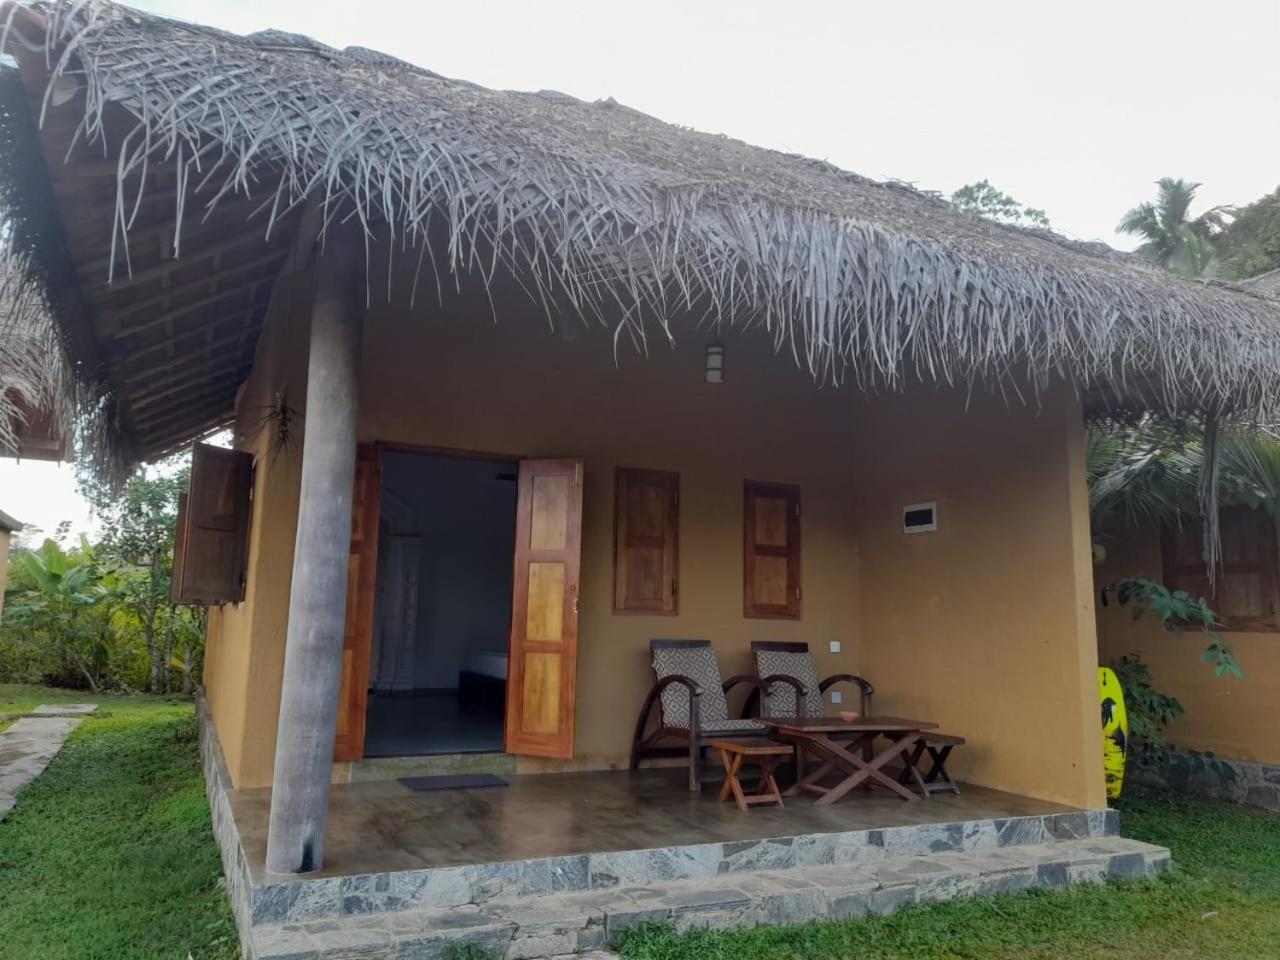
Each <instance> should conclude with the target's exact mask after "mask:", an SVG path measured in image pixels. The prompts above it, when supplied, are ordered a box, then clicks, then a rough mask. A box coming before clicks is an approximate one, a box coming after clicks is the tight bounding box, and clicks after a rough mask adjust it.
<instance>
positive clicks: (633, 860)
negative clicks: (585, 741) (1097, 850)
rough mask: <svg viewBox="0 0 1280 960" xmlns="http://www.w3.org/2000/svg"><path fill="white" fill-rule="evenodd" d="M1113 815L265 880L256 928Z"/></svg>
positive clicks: (958, 840) (850, 854) (1063, 834)
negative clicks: (268, 924)
mask: <svg viewBox="0 0 1280 960" xmlns="http://www.w3.org/2000/svg"><path fill="white" fill-rule="evenodd" d="M1118 833H1119V818H1118V816H1117V814H1116V812H1115V811H1114V810H1087V811H1086V810H1080V811H1075V812H1070V813H1055V814H1044V815H1039V816H1023V817H1006V818H1001V819H988V820H963V821H953V822H942V823H927V824H914V825H910V826H896V827H881V828H877V829H871V830H852V831H849V832H846V833H820V834H803V835H799V836H790V837H774V838H772V839H760V840H742V841H734V842H725V843H702V844H691V845H686V846H676V847H657V848H654V849H650V850H619V851H612V852H602V853H591V854H580V855H570V856H558V857H547V858H540V859H531V860H512V861H505V862H501V863H480V864H472V865H465V866H456V867H436V868H433V869H429V870H400V871H389V872H387V873H376V874H354V875H349V876H342V877H328V878H315V879H305V878H303V879H292V878H291V879H288V880H268V881H267V882H265V883H262V884H255V885H254V886H253V888H252V891H251V892H250V905H249V919H250V923H251V924H252V925H254V926H257V925H259V924H263V923H283V922H285V921H289V920H299V921H302V920H316V919H320V918H322V917H324V918H335V919H336V918H339V917H346V916H350V915H353V914H370V913H383V912H391V911H399V910H429V909H446V908H449V909H452V908H454V907H460V906H466V905H474V906H478V907H480V908H481V909H484V908H485V906H486V905H487V904H488V903H489V902H490V901H493V900H503V899H510V898H511V897H514V896H545V895H549V894H562V893H586V892H588V891H599V890H605V891H607V890H610V889H612V888H615V887H648V886H653V885H655V884H667V883H672V882H676V881H681V880H707V879H714V878H716V877H719V876H721V875H724V874H733V875H736V874H741V873H744V872H754V871H759V870H787V869H802V868H807V867H817V866H830V865H836V866H841V865H854V864H862V863H871V862H878V861H880V860H883V859H884V858H885V857H910V856H929V855H932V854H935V853H944V852H969V853H972V852H975V851H980V850H994V849H1002V848H1005V847H1013V846H1025V845H1028V844H1040V843H1046V842H1050V841H1054V840H1082V839H1088V838H1094V837H1111V836H1115V835H1117V834H1118Z"/></svg>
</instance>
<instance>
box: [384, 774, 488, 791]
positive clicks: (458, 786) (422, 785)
mask: <svg viewBox="0 0 1280 960" xmlns="http://www.w3.org/2000/svg"><path fill="white" fill-rule="evenodd" d="M399 782H400V783H402V784H403V785H404V786H406V787H408V788H409V789H410V790H471V789H474V788H476V787H509V786H510V784H509V783H507V781H505V780H503V779H502V778H501V777H495V776H494V775H493V774H492V773H452V774H446V775H443V776H438V777H401V778H400V780H399Z"/></svg>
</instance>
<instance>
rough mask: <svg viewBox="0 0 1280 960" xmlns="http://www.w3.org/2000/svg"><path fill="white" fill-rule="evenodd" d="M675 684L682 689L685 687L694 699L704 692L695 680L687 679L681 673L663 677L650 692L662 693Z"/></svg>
mask: <svg viewBox="0 0 1280 960" xmlns="http://www.w3.org/2000/svg"><path fill="white" fill-rule="evenodd" d="M673 683H678V684H680V685H681V686H682V687H685V688H686V689H688V691H689V695H690V696H693V697H700V696H702V690H701V689H700V688H699V687H698V684H697V683H696V682H694V680H693V678H692V677H686V676H684V674H680V673H673V674H671V675H670V676H667V677H663V678H662V679H661V680H659V681H658V682H657V683H655V684H654V685H653V689H652V690H650V691H649V692H650V693H661V692H662V691H663V690H665V689H667V687H669V686H671V685H672V684H673Z"/></svg>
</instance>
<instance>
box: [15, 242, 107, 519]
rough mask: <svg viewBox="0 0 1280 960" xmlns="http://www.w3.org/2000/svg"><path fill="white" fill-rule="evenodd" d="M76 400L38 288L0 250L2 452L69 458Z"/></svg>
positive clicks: (49, 458)
mask: <svg viewBox="0 0 1280 960" xmlns="http://www.w3.org/2000/svg"><path fill="white" fill-rule="evenodd" d="M78 399H87V398H81V397H80V396H79V391H78V389H77V385H76V382H75V378H74V377H73V376H72V374H71V371H70V368H69V366H68V364H67V361H66V357H65V355H64V353H63V350H62V345H61V338H60V337H59V335H58V330H57V327H56V325H55V324H54V322H53V318H52V317H51V316H50V315H49V310H48V307H47V305H46V303H45V301H44V298H43V297H42V296H41V290H40V288H39V287H38V286H37V285H34V284H31V283H29V282H27V281H26V278H25V276H24V275H23V272H22V270H21V267H20V264H19V263H18V262H16V261H15V260H14V259H13V258H11V257H8V256H6V255H5V253H4V252H3V251H2V250H0V457H23V458H28V459H35V460H69V459H71V457H70V451H71V434H72V430H73V419H74V413H75V411H74V406H75V403H76V401H77V400H78ZM0 519H2V518H0ZM10 529H16V528H12V527H11V528H10Z"/></svg>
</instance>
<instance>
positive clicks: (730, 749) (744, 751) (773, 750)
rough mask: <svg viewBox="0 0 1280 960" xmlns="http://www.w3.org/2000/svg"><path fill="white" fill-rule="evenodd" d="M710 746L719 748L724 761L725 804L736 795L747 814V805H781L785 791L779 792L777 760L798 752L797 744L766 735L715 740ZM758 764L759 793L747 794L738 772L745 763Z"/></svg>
mask: <svg viewBox="0 0 1280 960" xmlns="http://www.w3.org/2000/svg"><path fill="white" fill-rule="evenodd" d="M708 746H711V747H713V748H714V749H716V750H719V751H720V758H721V759H722V760H723V761H724V786H723V787H721V788H720V802H721V803H723V802H724V801H725V800H728V799H729V795H730V794H732V795H733V799H734V800H735V801H737V804H738V809H739V810H741V811H742V812H743V813H746V812H747V810H748V808H750V807H753V806H755V805H756V804H758V803H772V804H776V805H777V806H779V807H780V806H782V794H781V793H780V792H779V791H778V781H777V780H775V779H774V778H773V771H774V770H775V769H776V768H777V766H778V763H779V762H780V761H782V760H785V759H786V758H787V757H789V756H791V755H792V754H793V753H795V747H792V746H790V745H789V744H785V743H778V742H777V741H775V740H769V739H767V738H766V737H748V738H746V739H743V740H712V741H711V743H710V744H708ZM748 762H752V763H756V764H758V765H759V767H760V785H759V786H758V787H757V788H756V792H755V793H753V794H748V793H746V792H745V791H744V790H743V789H742V784H741V782H739V780H738V773H739V772H740V771H741V770H742V765H743V764H744V763H748Z"/></svg>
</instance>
